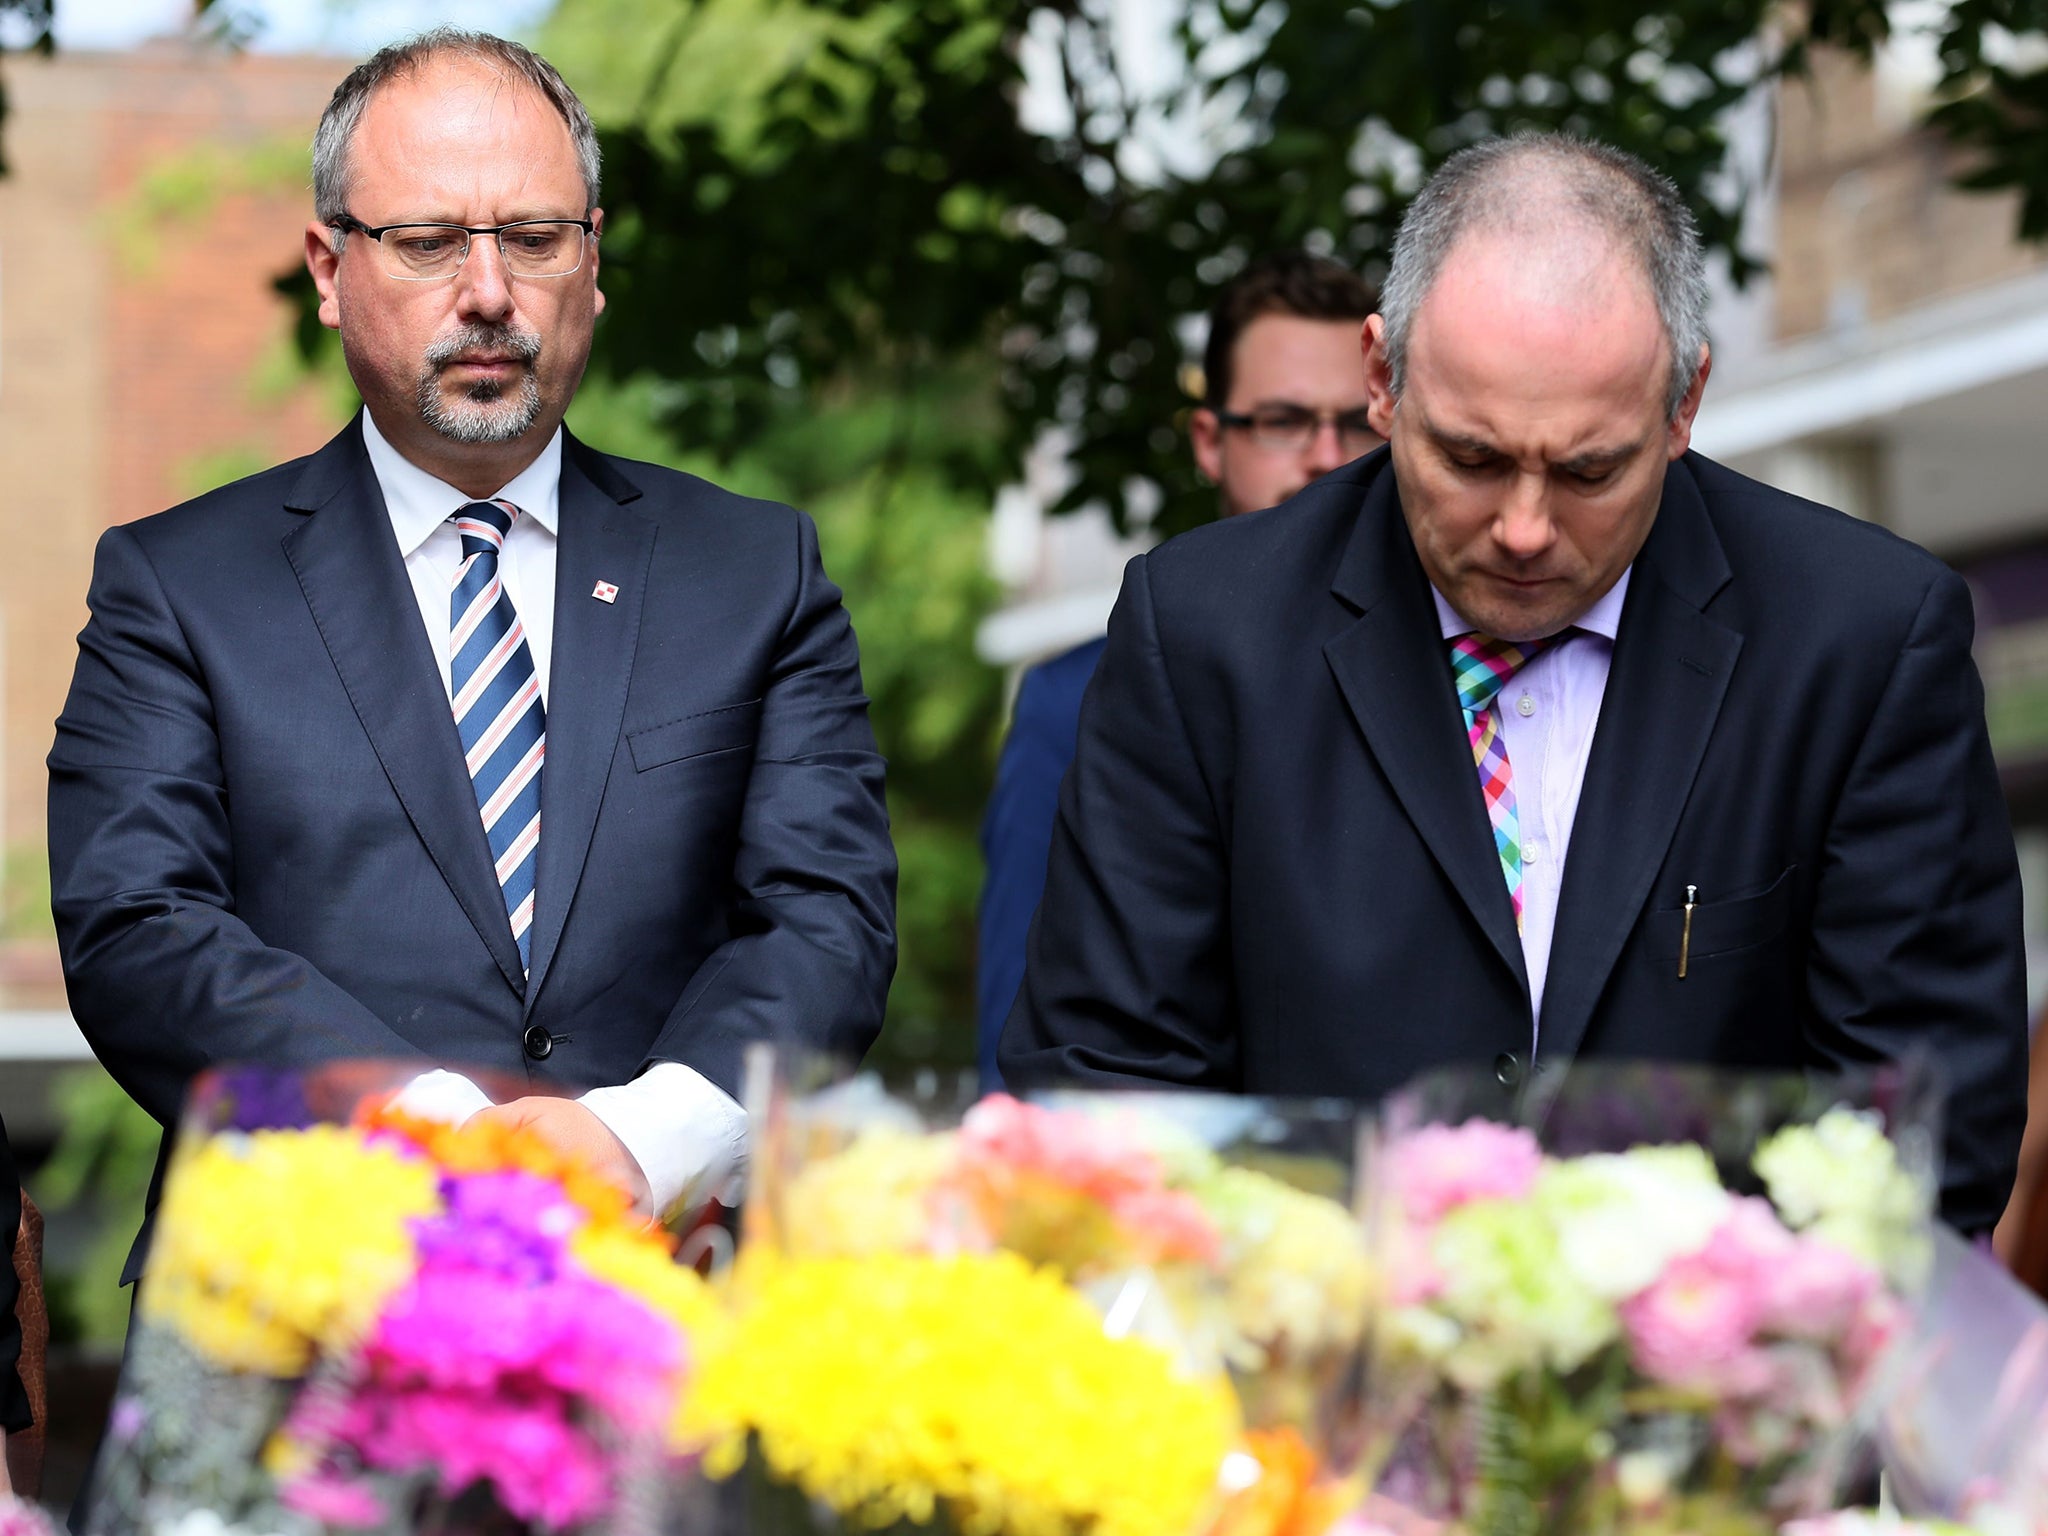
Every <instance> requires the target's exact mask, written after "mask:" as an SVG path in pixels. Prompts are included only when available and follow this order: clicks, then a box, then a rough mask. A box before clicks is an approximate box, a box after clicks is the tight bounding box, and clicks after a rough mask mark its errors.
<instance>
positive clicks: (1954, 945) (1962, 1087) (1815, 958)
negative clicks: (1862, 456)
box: [1807, 571, 2027, 1234]
mask: <svg viewBox="0 0 2048 1536" xmlns="http://www.w3.org/2000/svg"><path fill="white" fill-rule="evenodd" d="M1972 627H1973V619H1972V614H1971V610H1970V598H1969V592H1968V589H1967V588H1966V587H1965V586H1964V584H1963V582H1962V580H1961V578H1959V577H1957V576H1955V575H1954V574H1953V573H1951V572H1948V571H1943V572H1941V573H1940V574H1939V575H1938V576H1937V577H1936V578H1935V580H1934V582H1933V583H1932V584H1931V586H1930V587H1929V589H1928V591H1927V593H1926V594H1925V596H1924V597H1923V599H1922V601H1921V605H1920V609H1919V612H1918V613H1917V614H1916V615H1915V616H1914V619H1913V623H1912V626H1911V628H1910V630H1909V631H1908V633H1907V636H1906V641H1905V644H1904V646H1903V647H1902V648H1901V649H1900V651H1899V653H1898V655H1897V657H1896V658H1895V659H1894V660H1893V662H1892V666H1891V675H1890V677H1889V679H1888V680H1887V682H1886V684H1885V687H1884V691H1883V693H1882V695H1881V696H1880V698H1879V701H1878V706H1877V708H1876V710H1875V711H1874V712H1873V714H1872V715H1871V718H1870V724H1869V728H1868V730H1867V732H1866V733H1865V735H1864V738H1863V741H1862V742H1861V744H1860V745H1859V746H1858V748H1857V751H1856V754H1855V757H1854V760H1853V762H1852V764H1851V767H1850V770H1849V774H1848V777H1847V780H1846V782H1845V783H1844V785H1843V788H1842V791H1841V794H1840V796H1839V797H1838V799H1837V801H1836V804H1835V808H1834V813H1833V816H1832V818H1831V820H1830V823H1829V826H1828V830H1827V837H1826V842H1825V845H1824V850H1823V855H1822V863H1821V869H1820V873H1819V877H1818V880H1817V888H1816V894H1815V903H1814V915H1813V929H1812V933H1813V937H1812V949H1811V952H1810V954H1809V958H1808V966H1807V978H1808V980H1807V985H1808V996H1809V1000H1810V1002H1811V1005H1812V1009H1813V1014H1814V1019H1813V1023H1812V1025H1811V1028H1810V1031H1809V1044H1810V1046H1811V1048H1812V1050H1813V1051H1814V1053H1815V1054H1816V1055H1817V1056H1818V1057H1819V1058H1820V1060H1821V1062H1822V1063H1823V1064H1825V1065H1828V1066H1846V1065H1850V1064H1854V1063H1867V1062H1871V1061H1874V1060H1890V1059H1898V1058H1901V1057H1906V1056H1909V1055H1914V1054H1924V1055H1926V1056H1928V1057H1930V1058H1932V1060H1933V1061H1934V1062H1935V1063H1936V1065H1937V1067H1938V1068H1939V1070H1940V1071H1941V1073H1942V1075H1943V1077H1944V1078H1945V1080H1946V1087H1947V1090H1948V1092H1947V1105H1948V1108H1947V1130H1946V1155H1945V1159H1944V1162H1945V1167H1944V1174H1943V1179H1942V1214H1943V1215H1944V1217H1946V1218H1947V1220H1948V1221H1949V1222H1950V1223H1951V1224H1952V1225H1954V1226H1956V1227H1957V1228H1958V1229H1960V1230H1961V1231H1963V1232H1965V1233H1972V1234H1974V1233H1977V1232H1986V1231H1989V1230H1990V1228H1991V1226H1992V1224H1993V1223H1994V1222H1996V1221H1997V1220H1998V1216H1999V1213H2000V1211H2001V1210H2003V1209H2004V1206H2005V1202H2006V1198H2007V1196H2008V1195H2009V1194H2010V1193H2011V1190H2012V1185H2013V1179H2014V1176H2015V1173H2016V1171H2017V1167H2018V1156H2019V1140H2020V1131H2021V1128H2022V1127H2023V1126H2024V1124H2025V1121H2026V1095H2027V1026H2026V971H2025V965H2024V960H2023V955H2024V948H2023V944H2022V940H2021V928H2020V881H2019V868H2018V864H2017V861H2016V859H2015V857H2014V852H2013V843H2012V831H2011V828H2010V826H2009V825H2008V823H2007V820H2006V813H2005V801H2004V797H2003V795H2002V794H2001V793H2000V790H1999V783H1998V773H1997V769H1996V768H1995V767H1994V766H1993V763H1992V758H1991V744H1990V740H1989V738H1988V736H1987V734H1986V731H1985V726H1984V690H1983V686H1982V684H1981V683H1980V681H1979V680H1978V676H1977V669H1976V667H1975V665H1974V664H1973V663H1972V661H1971V659H1970V641H1971V632H1972Z"/></svg>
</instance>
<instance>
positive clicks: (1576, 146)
mask: <svg viewBox="0 0 2048 1536" xmlns="http://www.w3.org/2000/svg"><path fill="white" fill-rule="evenodd" d="M1560 220H1567V221H1571V222H1573V223H1581V222H1582V223H1584V224H1588V225H1591V226H1592V227H1593V228H1594V229H1596V230H1598V231H1600V232H1602V233H1604V234H1605V235H1607V236H1608V237H1609V238H1611V239H1613V240H1614V241H1616V242H1617V243H1618V244H1619V245H1621V246H1622V247H1623V248H1624V249H1626V250H1627V251H1629V252H1630V253H1631V254H1633V255H1634V256H1635V257H1636V258H1637V259H1638V260H1640V261H1641V262H1642V264H1643V271H1644V275H1645V276H1646V277H1647V278H1648V279H1649V283H1650V293H1651V297H1652V298H1653V299H1654V300H1655V302H1656V305H1657V316H1658V318H1659V319H1660V320H1662V321H1663V323H1664V335H1665V338H1666V339H1667V340H1668V341H1669V342H1670V344H1671V376H1670V379H1669V382H1668V384H1667V386H1666V390H1665V400H1664V412H1665V416H1666V417H1667V419H1668V418H1669V417H1671V416H1674V415H1676V414H1677V412H1678V407H1679V403H1680V402H1681V401H1683V400H1684V399H1685V394H1686V391H1687V390H1688V389H1690V388H1691V387H1692V381H1693V377H1694V375H1695V374H1696V373H1697V372H1698V371H1699V363H1700V349H1701V348H1702V347H1704V346H1705V345H1706V344H1707V275H1706V261H1705V258H1704V256H1703V255H1702V254H1701V251H1700V231H1699V224H1698V222H1697V221H1696V220H1695V219H1694V218H1693V215H1692V210H1691V209H1690V208H1688V207H1686V205H1685V199H1684V198H1683V197H1681V196H1680V195H1679V191H1678V188H1677V187H1676V186H1675V185H1674V184H1673V183H1672V181H1671V179H1670V178H1669V177H1668V176H1665V175H1663V174H1662V173H1661V172H1659V171H1655V170H1653V169H1651V168H1650V167H1649V166H1648V165H1646V164H1645V163H1644V162H1643V161H1641V160H1638V159H1637V158H1636V157H1635V156H1634V155H1631V154H1628V153H1626V152H1625V151H1623V150H1619V149H1616V148H1614V147H1613V146H1612V145H1608V144H1601V143H1598V142H1596V141H1594V140H1591V139H1579V138H1573V137H1570V136H1568V135H1566V134H1561V133H1524V134H1516V135H1515V136H1514V137H1512V138H1500V139H1488V140H1486V141H1484V142H1482V143H1479V144H1474V145H1472V146H1470V147H1469V148H1467V149H1461V150H1459V151H1458V153H1457V154H1455V155H1453V156H1451V158H1450V159H1448V160H1446V161H1445V162H1444V163H1443V164H1442V165H1441V166H1439V167H1438V168H1437V172H1436V174H1435V175H1434V176H1432V177H1430V179H1429V181H1428V183H1427V184H1426V185H1425V186H1424V187H1423V189H1422V190H1421V191H1420V192H1419V193H1417V194H1416V197H1415V201H1414V202H1413V203H1411V204H1410V205H1409V208H1408V212H1407V215H1406V216H1405V217H1404V218H1403V219H1402V220H1401V229H1400V233H1399V234H1397V235H1396V236H1395V237H1394V254H1393V260H1392V262H1391V264H1390V266H1389V269H1388V272H1387V281H1386V284H1385V287H1384V290H1383V293H1382V297H1381V303H1380V314H1381V316H1382V318H1383V319H1384V321H1385V324H1386V340H1385V346H1386V352H1387V366H1388V370H1389V372H1390V375H1391V380H1392V384H1393V389H1394V393H1395V394H1396V395H1397V396H1398V395H1399V394H1400V392H1401V387H1402V384H1403V381H1404V379H1405V376H1406V372H1407V362H1408V340H1409V336H1410V334H1411V333H1412V331H1413V330H1414V326H1415V316H1416V314H1417V312H1418V311H1420V309H1421V308H1422V301H1423V299H1424V298H1425V297H1426V296H1427V295H1428V293H1429V290H1430V288H1431V286H1432V285H1434V283H1435V282H1436V279H1437V276H1438V274H1439V273H1441V272H1442V270H1443V266H1444V262H1445V261H1446V260H1447V259H1448V258H1449V256H1450V254H1451V251H1452V248H1453V247H1455V246H1456V245H1457V243H1458V241H1459V240H1461V239H1462V238H1464V236H1465V235H1467V234H1468V233H1471V232H1472V231H1474V230H1513V231H1516V232H1521V231H1523V230H1525V229H1526V228H1527V227H1528V226H1529V225H1530V224H1532V223H1534V224H1535V225H1536V226H1537V227H1538V229H1539V230H1543V231H1544V232H1547V230H1545V228H1544V227H1545V225H1546V224H1555V223H1556V222H1558V221H1560Z"/></svg>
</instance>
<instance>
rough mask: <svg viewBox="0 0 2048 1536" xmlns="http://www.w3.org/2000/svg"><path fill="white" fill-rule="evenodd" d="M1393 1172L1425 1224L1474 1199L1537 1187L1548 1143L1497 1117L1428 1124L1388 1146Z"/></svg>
mask: <svg viewBox="0 0 2048 1536" xmlns="http://www.w3.org/2000/svg"><path fill="white" fill-rule="evenodd" d="M1387 1161H1388V1169H1389V1176H1390V1178H1391V1181H1392V1185H1393V1190H1394V1194H1395V1196H1396V1198H1398V1199H1399V1200H1400V1202H1401V1209H1402V1211H1403V1212H1405V1213H1406V1215H1407V1217H1408V1219H1409V1220H1410V1221H1413V1222H1419V1223H1422V1224H1423V1225H1430V1224H1433V1223H1435V1222H1436V1221H1438V1220H1440V1219H1441V1218H1442V1217H1443V1215H1444V1213H1445V1212H1447V1211H1450V1210H1453V1209H1455V1208H1456V1207H1458V1206H1461V1205H1466V1204H1469V1203H1470V1202H1472V1201H1474V1200H1519V1199H1520V1198H1522V1196H1524V1195H1526V1194H1528V1193H1529V1191H1530V1190H1531V1189H1532V1188H1534V1187H1535V1184H1536V1175H1537V1174H1538V1173H1540V1172H1541V1171H1542V1168H1543V1149H1542V1148H1541V1147H1539V1146H1538V1145H1537V1143H1536V1137H1535V1135H1534V1134H1533V1133H1531V1132H1529V1131H1527V1130H1524V1129H1522V1128H1520V1127H1519V1126H1509V1125H1501V1124H1498V1123H1497V1122H1495V1121H1492V1120H1467V1121H1466V1122H1465V1123H1464V1124H1463V1125H1428V1126H1424V1127H1423V1128H1422V1129H1421V1130H1418V1131H1414V1132H1411V1133H1410V1134H1408V1135H1406V1136H1403V1137H1401V1138H1400V1139H1399V1140H1398V1141H1396V1142H1395V1143H1394V1144H1393V1145H1392V1146H1391V1147H1390V1148H1389V1149H1388V1152H1387Z"/></svg>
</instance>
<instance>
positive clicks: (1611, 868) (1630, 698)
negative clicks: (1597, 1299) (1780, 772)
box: [1538, 460, 1742, 1065]
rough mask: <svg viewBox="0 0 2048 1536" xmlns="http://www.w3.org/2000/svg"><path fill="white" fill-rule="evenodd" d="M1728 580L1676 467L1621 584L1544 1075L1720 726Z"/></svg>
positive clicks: (1548, 1010)
mask: <svg viewBox="0 0 2048 1536" xmlns="http://www.w3.org/2000/svg"><path fill="white" fill-rule="evenodd" d="M1729 579H1730V572H1729V569H1728V559H1727V556H1726V554H1725V553H1724V552H1723V550H1722V548H1721V542H1720V540H1719V539H1718V538H1716V537H1715V535H1714V529H1713V524H1712V523H1711V522H1710V521H1709V520H1708V517H1707V510H1706V503H1705V502H1704V501H1703V500H1702V499H1701V497H1700V493H1699V486H1698V483H1697V482H1696V481H1695V480H1694V478H1693V474H1692V470H1691V467H1690V465H1689V464H1688V463H1687V462H1686V461H1684V460H1681V461H1680V462H1679V463H1677V464H1674V465H1672V466H1671V468H1670V469H1669V470H1668V471H1667V472H1666V474H1665V478H1664V502H1663V505H1662V507H1660V508H1659V510H1658V513H1657V521H1656V523H1655V524H1654V525H1653V527H1652V528H1651V530H1650V537H1649V539H1648V540H1647V541H1646V542H1645V543H1644V545H1643V550H1642V553H1641V554H1639V555H1638V556H1637V557H1636V563H1635V567H1634V571H1633V574H1632V575H1631V576H1630V578H1629V591H1628V601H1627V603H1626V604H1625V605H1624V607H1623V609H1622V616H1621V627H1620V629H1619V630H1618V631H1617V633H1616V635H1615V642H1614V665H1613V668H1612V670H1611V671H1610V672H1609V673H1608V677H1607V691H1606V693H1605V695H1604V696H1603V697H1602V700H1601V704H1600V724H1599V728H1598V729H1597V731H1596V732H1595V734H1594V738H1593V749H1592V754H1591V756H1590V757H1589V758H1588V760H1587V763H1586V777H1585V781H1584V784H1583V787H1582V788H1581V790H1580V794H1579V809H1578V814H1577V816H1576V817H1575V819H1574V821H1573V824H1572V839H1571V847H1570V849H1569V851H1568V853H1567V855H1566V863H1565V877H1564V890H1563V892H1562V893H1561V894H1560V897H1559V901H1558V913H1557V927H1556V930H1555V934H1554V937H1553V939H1552V942H1551V956H1550V975H1549V979H1548V980H1547V981H1546V982H1545V984H1544V996H1543V1023H1542V1031H1541V1036H1540V1039H1539V1041H1538V1054H1539V1055H1540V1056H1541V1057H1543V1058H1544V1059H1546V1060H1548V1061H1551V1062H1552V1063H1553V1064H1555V1065H1563V1064H1564V1063H1565V1062H1567V1061H1569V1060H1570V1059H1571V1057H1572V1056H1573V1055H1575V1054H1576V1053H1577V1051H1578V1048H1579V1044H1580V1042H1581V1041H1582V1040H1583V1039H1584V1038H1585V1034H1586V1028H1587V1025H1588V1023H1589V1022H1590V1021H1591V1019H1592V1016H1593V1009H1594V1007H1595V1006H1596V1005H1597V1004H1598V1002H1599V1000H1600V994H1601V992H1602V991H1603V990H1604V989H1605V988H1606V985H1607V979H1608V976H1609V974H1610V973H1611V972H1612V971H1613V969H1614V965H1615V962H1616V960H1618V959H1619V958H1620V955H1621V950H1622V946H1623V944H1624V943H1626V942H1627V940H1628V936H1629V934H1630V932H1631V931H1633V929H1634V928H1635V925H1636V922H1637V919H1638V918H1639V917H1640V916H1641V914H1642V910H1643V906H1644V904H1645V903H1646V902H1647V901H1648V900H1649V897H1650V883H1651V881H1652V880H1654V879H1655V878H1656V874H1657V871H1658V869H1659V868H1660V867H1661V866H1662V865H1663V862H1664V856H1665V853H1666V851H1667V850H1668V849H1669V848H1670V846H1671V839H1672V835H1673V834H1674V833H1675V832H1676V830H1677V828H1678V818H1679V815H1680V813H1681V812H1682V811H1683V810H1684V808H1685V802H1686V798H1687V796H1688V795H1690V794H1691V792H1692V785H1693V780H1694V778H1695V777H1696V776H1697V774H1698V773H1699V767H1700V760H1701V758H1703V757H1704V756H1705V755H1706V750H1707V743H1708V741H1709V740H1710V739H1711V738H1712V736H1713V733H1714V724H1715V721H1716V720H1718V719H1719V717H1720V712H1721V703H1722V700H1723V699H1724V698H1725V697H1726V696H1727V692H1728V683H1729V680H1730V678H1732V677H1733V675H1734V672H1735V662H1736V658H1737V656H1738V655H1739V654H1740V653H1741V650H1742V636H1741V634H1740V633H1739V632H1738V631H1736V630H1734V629H1731V628H1729V627H1728V626H1727V625H1725V624H1723V623H1721V622H1719V621H1717V620H1715V619H1712V618H1709V617H1707V616H1706V614H1705V613H1703V612H1702V611H1701V610H1702V609H1704V608H1705V607H1706V606H1707V605H1708V604H1709V603H1710V602H1711V601H1712V600H1713V597H1714V595H1715V594H1716V593H1717V592H1719V591H1720V590H1721V588H1722V587H1724V586H1726V585H1727V583H1728V581H1729Z"/></svg>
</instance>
